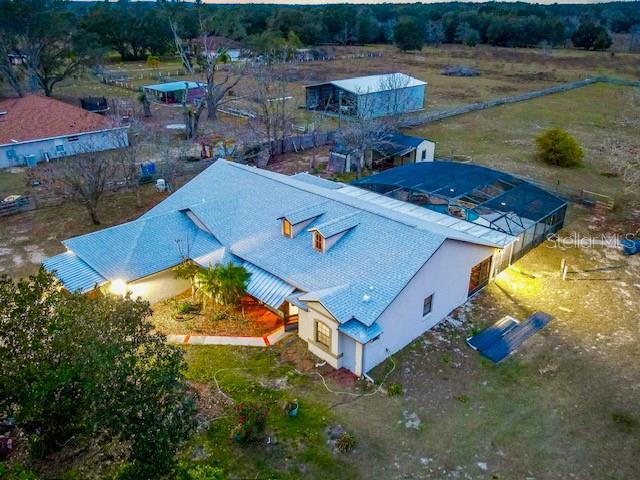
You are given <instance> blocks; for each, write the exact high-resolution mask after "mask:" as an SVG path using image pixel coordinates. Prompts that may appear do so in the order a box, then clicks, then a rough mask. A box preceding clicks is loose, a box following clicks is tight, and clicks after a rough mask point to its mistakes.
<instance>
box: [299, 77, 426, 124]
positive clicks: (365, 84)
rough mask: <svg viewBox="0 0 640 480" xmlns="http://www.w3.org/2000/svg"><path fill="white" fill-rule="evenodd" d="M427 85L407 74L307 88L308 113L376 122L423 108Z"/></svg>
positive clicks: (332, 82)
mask: <svg viewBox="0 0 640 480" xmlns="http://www.w3.org/2000/svg"><path fill="white" fill-rule="evenodd" d="M426 85H427V83H426V82H423V81H422V80H418V79H417V78H414V77H411V76H409V75H406V74H404V73H386V74H382V75H367V76H364V77H355V78H347V79H344V80H333V81H330V82H324V83H318V84H315V85H309V86H307V87H306V106H307V109H308V110H319V111H326V112H330V113H335V114H341V115H346V116H357V117H360V118H377V117H384V116H387V115H394V114H399V113H408V112H416V111H418V110H422V109H423V108H424V99H425V89H426Z"/></svg>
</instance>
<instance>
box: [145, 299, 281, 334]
mask: <svg viewBox="0 0 640 480" xmlns="http://www.w3.org/2000/svg"><path fill="white" fill-rule="evenodd" d="M183 305H189V311H184V310H185V309H184V307H182V306H183ZM152 310H153V315H152V316H151V322H152V323H153V324H154V325H155V327H156V329H157V330H158V331H160V332H162V333H164V334H166V335H229V336H242V337H262V336H263V335H268V334H270V333H271V332H273V331H274V330H275V329H277V328H278V327H279V326H281V325H282V324H283V320H282V319H281V318H280V317H278V316H277V315H276V314H274V313H273V312H271V311H270V310H268V309H267V308H265V307H264V306H262V305H260V304H258V303H257V302H256V301H255V300H252V299H250V298H249V297H247V298H246V299H244V300H243V301H242V304H241V306H240V307H239V308H236V307H229V306H222V305H218V306H207V307H206V308H205V309H204V311H202V308H201V306H200V304H199V303H196V302H194V301H193V300H192V299H191V296H190V294H189V293H184V294H182V295H179V296H177V297H174V298H173V299H171V300H168V301H165V302H161V303H157V304H155V305H153V306H152Z"/></svg>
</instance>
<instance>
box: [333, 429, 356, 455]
mask: <svg viewBox="0 0 640 480" xmlns="http://www.w3.org/2000/svg"><path fill="white" fill-rule="evenodd" d="M356 443H357V442H356V437H354V436H353V435H351V434H350V433H347V432H344V433H343V434H342V435H341V436H340V438H338V440H336V448H337V449H338V451H339V452H340V453H347V452H350V451H351V450H353V449H354V448H355V447H356Z"/></svg>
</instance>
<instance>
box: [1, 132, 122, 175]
mask: <svg viewBox="0 0 640 480" xmlns="http://www.w3.org/2000/svg"><path fill="white" fill-rule="evenodd" d="M74 138H77V140H75V141H74V140H73V139H74ZM56 145H61V146H62V147H64V153H57V152H56ZM128 145H129V137H128V133H127V129H126V128H119V129H114V130H108V131H101V132H94V133H85V134H79V135H66V136H62V137H55V138H48V139H43V140H36V141H33V142H25V143H18V144H14V145H3V146H0V169H1V168H9V167H16V166H24V165H25V164H26V160H25V156H26V155H34V156H35V158H36V160H37V162H38V163H40V162H43V161H46V156H45V153H46V154H48V155H49V158H50V159H51V160H53V159H56V158H63V157H68V156H70V155H75V154H78V153H86V152H97V151H102V150H111V149H114V148H123V147H126V146H128ZM10 151H13V152H14V155H15V159H12V158H10V153H9V152H10Z"/></svg>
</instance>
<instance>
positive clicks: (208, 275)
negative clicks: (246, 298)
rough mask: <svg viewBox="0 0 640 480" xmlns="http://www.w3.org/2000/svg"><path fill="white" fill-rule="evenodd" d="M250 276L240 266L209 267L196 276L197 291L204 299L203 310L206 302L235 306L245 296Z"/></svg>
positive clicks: (219, 265)
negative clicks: (211, 301)
mask: <svg viewBox="0 0 640 480" xmlns="http://www.w3.org/2000/svg"><path fill="white" fill-rule="evenodd" d="M250 276H251V274H250V273H249V272H247V270H246V269H245V268H244V267H243V266H242V265H234V264H233V263H228V264H227V265H221V264H217V265H215V266H213V265H209V267H208V268H207V269H206V270H200V271H199V272H198V274H197V275H196V279H197V284H198V291H199V292H200V293H201V294H202V295H203V296H204V297H205V298H204V301H203V309H204V308H205V307H206V305H207V303H208V301H210V300H213V301H214V302H215V303H219V304H222V305H233V304H237V303H238V302H239V300H240V298H241V297H242V296H243V295H244V294H245V292H246V289H247V283H248V281H249V277H250Z"/></svg>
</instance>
